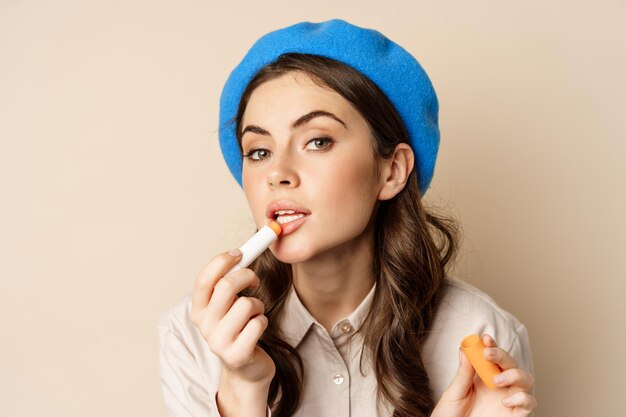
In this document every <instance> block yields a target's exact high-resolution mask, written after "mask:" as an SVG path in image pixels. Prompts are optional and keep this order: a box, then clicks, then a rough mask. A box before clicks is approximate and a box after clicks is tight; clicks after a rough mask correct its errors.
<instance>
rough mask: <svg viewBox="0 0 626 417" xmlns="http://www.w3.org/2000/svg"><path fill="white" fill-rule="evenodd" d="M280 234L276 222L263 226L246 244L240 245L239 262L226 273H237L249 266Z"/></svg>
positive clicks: (279, 228)
mask: <svg viewBox="0 0 626 417" xmlns="http://www.w3.org/2000/svg"><path fill="white" fill-rule="evenodd" d="M281 232H282V229H281V227H280V225H279V224H278V223H276V222H271V223H270V224H269V225H266V226H263V227H262V228H261V229H260V230H259V231H258V232H256V233H255V234H254V235H253V236H252V237H251V238H250V239H248V241H247V242H246V243H244V244H243V245H241V247H240V248H239V250H240V251H241V254H242V256H241V260H240V261H239V263H238V264H237V265H235V266H233V267H232V268H231V269H230V271H228V272H227V273H230V272H233V271H237V270H239V269H242V268H245V267H247V266H248V265H250V264H251V263H252V262H253V261H254V260H255V259H256V258H258V256H259V255H260V254H262V253H263V252H265V250H266V249H267V248H268V247H269V246H270V245H271V244H272V243H273V242H275V241H276V239H278V236H279V235H280V233H281Z"/></svg>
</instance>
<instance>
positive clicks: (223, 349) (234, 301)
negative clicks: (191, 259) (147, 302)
mask: <svg viewBox="0 0 626 417" xmlns="http://www.w3.org/2000/svg"><path fill="white" fill-rule="evenodd" d="M240 259H241V251H239V250H238V249H235V250H232V251H230V252H228V253H222V254H220V255H218V256H216V257H215V258H213V259H212V260H211V261H210V262H209V263H208V264H207V265H206V266H205V267H204V268H203V269H202V271H201V272H200V273H199V274H198V277H197V279H196V283H195V287H194V290H193V296H192V300H191V320H192V322H193V323H194V325H195V326H196V327H197V328H198V330H199V331H200V333H201V334H202V336H203V337H204V339H205V340H206V341H207V343H208V345H209V348H210V349H211V351H212V352H213V353H215V354H216V355H217V356H218V357H219V358H220V361H221V365H222V371H221V372H222V375H221V378H220V386H222V384H223V383H228V384H230V387H233V386H236V385H237V384H238V385H239V386H242V385H247V386H248V387H249V386H250V385H254V386H264V387H269V384H270V382H271V380H272V378H273V377H274V374H275V372H276V367H275V365H274V361H273V360H272V358H270V356H269V355H268V354H267V353H266V352H265V351H264V350H263V349H261V348H260V347H259V346H258V344H257V342H258V341H259V339H260V338H261V336H262V335H263V332H264V331H265V329H266V328H267V325H268V319H267V317H266V316H265V315H264V312H265V306H264V305H263V302H261V300H259V299H257V298H254V297H238V296H237V294H238V293H239V292H240V291H242V290H243V289H245V288H248V287H253V288H256V287H258V286H259V283H260V281H259V277H257V276H256V274H255V273H254V272H252V270H250V269H248V268H243V269H240V270H238V271H234V272H232V273H229V274H226V273H227V272H228V271H229V270H230V269H231V268H232V267H233V266H235V265H236V264H237V262H239V260H240ZM225 274H226V275H225Z"/></svg>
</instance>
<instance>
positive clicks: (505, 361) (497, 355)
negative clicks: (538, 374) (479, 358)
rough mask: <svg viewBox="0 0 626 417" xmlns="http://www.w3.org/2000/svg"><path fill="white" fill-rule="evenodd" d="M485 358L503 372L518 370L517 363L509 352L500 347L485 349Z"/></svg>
mask: <svg viewBox="0 0 626 417" xmlns="http://www.w3.org/2000/svg"><path fill="white" fill-rule="evenodd" d="M483 357H484V358H485V359H487V360H488V361H489V362H493V363H495V364H497V365H498V366H499V367H500V368H502V369H503V370H507V369H512V368H517V362H516V361H515V359H513V357H512V356H511V355H509V354H508V352H507V351H505V350H503V349H502V348H498V347H490V348H485V349H484V351H483Z"/></svg>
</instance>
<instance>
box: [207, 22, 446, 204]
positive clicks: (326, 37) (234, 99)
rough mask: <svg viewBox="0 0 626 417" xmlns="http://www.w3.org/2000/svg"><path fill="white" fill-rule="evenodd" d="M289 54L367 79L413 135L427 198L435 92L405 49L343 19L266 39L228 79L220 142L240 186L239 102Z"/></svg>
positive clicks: (434, 144)
mask: <svg viewBox="0 0 626 417" xmlns="http://www.w3.org/2000/svg"><path fill="white" fill-rule="evenodd" d="M286 52H297V53H304V54H313V55H321V56H325V57H328V58H332V59H335V60H337V61H340V62H342V63H344V64H347V65H349V66H351V67H353V68H354V69H356V70H358V71H359V72H361V73H362V74H364V75H365V76H367V77H368V78H369V79H370V80H372V81H373V82H374V83H375V84H376V85H377V86H378V87H379V88H380V89H381V90H382V91H383V92H384V93H385V94H386V95H387V97H388V98H389V100H390V101H391V103H392V104H393V105H394V107H395V108H396V110H397V111H398V113H399V114H400V117H401V118H402V120H403V121H404V124H405V126H406V128H407V131H408V133H409V144H410V145H411V147H412V149H413V152H414V154H415V169H416V173H417V177H418V185H419V189H420V193H421V194H422V195H424V193H425V192H426V190H427V189H428V186H429V184H430V181H431V179H432V177H433V172H434V169H435V160H436V158H437V150H438V148H439V126H438V111H439V104H438V102H437V96H436V94H435V90H434V89H433V86H432V84H431V82H430V80H429V78H428V76H427V75H426V72H425V71H424V70H423V69H422V67H421V66H420V64H419V63H418V62H417V60H416V59H415V58H414V57H413V56H412V55H411V54H409V53H408V52H407V51H406V50H404V49H403V48H402V47H401V46H399V45H397V44H396V43H394V42H392V41H391V40H389V39H387V38H386V37H385V36H384V35H382V34H381V33H379V32H377V31H375V30H373V29H364V28H360V27H358V26H354V25H352V24H350V23H348V22H345V21H343V20H339V19H334V20H329V21H327V22H322V23H311V22H301V23H297V24H295V25H293V26H289V27H286V28H283V29H279V30H276V31H274V32H270V33H268V34H266V35H264V36H263V37H261V38H260V39H259V40H257V41H256V43H255V44H254V45H253V46H252V48H250V50H249V51H248V53H247V54H246V55H245V56H244V58H243V60H242V61H241V62H240V63H239V65H237V67H236V68H235V69H234V70H233V71H232V72H231V74H230V76H229V77H228V79H227V80H226V84H225V85H224V88H223V90H222V95H221V98H220V115H219V123H220V129H219V141H220V148H221V150H222V154H223V156H224V159H225V160H226V164H227V165H228V168H229V169H230V172H231V173H232V174H233V176H234V177H235V179H236V180H237V182H238V183H239V185H241V167H242V156H241V152H240V149H239V145H238V144H237V135H236V132H235V123H233V120H234V118H235V117H236V115H237V110H238V107H239V101H240V99H241V96H242V94H243V92H244V90H245V89H246V86H247V85H248V83H249V82H250V80H251V79H252V78H253V77H254V75H255V74H256V73H257V72H258V71H259V70H260V69H261V68H263V67H264V66H266V65H267V64H270V63H272V62H274V61H275V60H276V59H277V58H278V57H279V56H280V55H281V54H283V53H286Z"/></svg>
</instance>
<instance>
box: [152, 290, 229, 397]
mask: <svg viewBox="0 0 626 417" xmlns="http://www.w3.org/2000/svg"><path fill="white" fill-rule="evenodd" d="M157 330H158V335H159V348H160V357H161V365H162V371H163V368H164V365H167V366H169V367H177V368H180V369H183V368H184V369H187V372H192V373H193V374H195V376H196V378H197V379H202V380H204V381H203V383H205V384H208V386H215V387H214V388H217V380H216V379H215V376H216V375H219V359H218V358H217V356H216V355H215V354H214V353H213V352H211V350H210V349H209V347H208V344H207V343H206V340H204V337H202V334H200V332H199V331H198V329H197V328H196V326H195V325H194V324H193V322H192V321H191V292H188V293H186V294H184V295H183V296H182V297H181V298H180V299H179V300H178V301H177V302H176V303H175V304H174V305H173V306H172V307H170V308H169V309H168V310H166V311H165V312H164V313H163V314H161V316H160V317H159V320H158V322H157ZM191 370H193V371H191ZM162 377H163V375H162Z"/></svg>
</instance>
